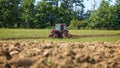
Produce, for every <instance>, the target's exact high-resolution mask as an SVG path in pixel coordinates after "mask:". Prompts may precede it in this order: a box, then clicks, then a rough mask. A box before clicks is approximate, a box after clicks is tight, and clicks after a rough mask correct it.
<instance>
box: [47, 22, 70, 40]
mask: <svg viewBox="0 0 120 68" xmlns="http://www.w3.org/2000/svg"><path fill="white" fill-rule="evenodd" d="M68 36H69V34H68V30H67V27H66V24H55V29H54V30H52V31H51V33H50V34H49V37H51V38H63V37H68Z"/></svg>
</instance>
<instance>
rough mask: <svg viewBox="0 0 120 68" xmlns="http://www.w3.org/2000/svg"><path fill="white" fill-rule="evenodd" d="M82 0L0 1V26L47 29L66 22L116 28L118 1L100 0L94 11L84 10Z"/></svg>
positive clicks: (119, 20)
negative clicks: (112, 2)
mask: <svg viewBox="0 0 120 68" xmlns="http://www.w3.org/2000/svg"><path fill="white" fill-rule="evenodd" d="M94 1H95V0H94ZM83 2H84V0H41V1H40V2H38V3H37V4H36V3H35V0H0V28H50V27H53V26H54V25H55V23H66V24H67V26H68V28H69V29H120V0H116V3H115V4H114V5H110V2H109V1H106V0H102V2H101V4H100V6H99V7H98V8H97V9H96V10H89V11H87V12H85V11H84V9H85V4H84V3H83ZM94 8H95V6H94Z"/></svg>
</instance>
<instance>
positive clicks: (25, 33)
mask: <svg viewBox="0 0 120 68" xmlns="http://www.w3.org/2000/svg"><path fill="white" fill-rule="evenodd" d="M69 32H70V34H73V35H98V34H120V30H69ZM49 33H50V30H48V29H0V38H22V37H46V38H40V39H24V40H37V41H41V40H45V41H71V42H74V41H76V42H86V41H118V40H120V36H109V37H107V36H106V37H86V38H70V39H52V38H47V37H48V35H49Z"/></svg>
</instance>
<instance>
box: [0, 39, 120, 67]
mask: <svg viewBox="0 0 120 68" xmlns="http://www.w3.org/2000/svg"><path fill="white" fill-rule="evenodd" d="M0 68H120V41H117V42H45V41H41V42H38V41H17V42H15V41H14V42H13V41H10V42H8V41H0Z"/></svg>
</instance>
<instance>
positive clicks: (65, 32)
mask: <svg viewBox="0 0 120 68" xmlns="http://www.w3.org/2000/svg"><path fill="white" fill-rule="evenodd" d="M62 35H63V38H69V37H68V31H67V30H66V31H64V32H63V34H62Z"/></svg>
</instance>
